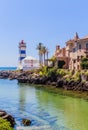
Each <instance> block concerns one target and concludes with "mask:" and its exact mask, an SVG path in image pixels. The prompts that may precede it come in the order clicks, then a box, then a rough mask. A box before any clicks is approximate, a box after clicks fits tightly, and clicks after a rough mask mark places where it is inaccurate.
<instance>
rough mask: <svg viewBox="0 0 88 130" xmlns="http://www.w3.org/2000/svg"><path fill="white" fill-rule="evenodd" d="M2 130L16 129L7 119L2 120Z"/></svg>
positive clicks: (0, 129) (0, 122) (0, 119)
mask: <svg viewBox="0 0 88 130" xmlns="http://www.w3.org/2000/svg"><path fill="white" fill-rule="evenodd" d="M0 130H14V129H13V128H12V127H11V124H10V123H9V122H8V121H7V120H6V119H2V118H0Z"/></svg>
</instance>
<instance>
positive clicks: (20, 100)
mask: <svg viewBox="0 0 88 130" xmlns="http://www.w3.org/2000/svg"><path fill="white" fill-rule="evenodd" d="M0 109H1V110H5V111H6V112H8V113H9V114H11V115H12V116H13V117H14V118H15V121H16V128H17V127H18V128H21V127H22V126H23V125H22V119H24V118H26V119H30V120H31V122H32V123H31V126H30V127H29V129H30V128H33V130H36V128H37V130H40V129H41V130H88V101H87V100H83V99H81V98H72V97H69V96H64V95H60V94H59V93H58V94H55V93H54V92H52V93H51V92H49V91H46V90H44V89H42V88H37V87H36V86H35V85H29V84H19V83H18V82H17V80H8V79H0ZM34 128H35V129H34ZM29 129H28V130H29ZM21 130H23V129H21ZM25 130H27V127H26V129H25Z"/></svg>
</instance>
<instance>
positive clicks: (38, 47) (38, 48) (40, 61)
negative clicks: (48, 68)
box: [37, 43, 43, 65]
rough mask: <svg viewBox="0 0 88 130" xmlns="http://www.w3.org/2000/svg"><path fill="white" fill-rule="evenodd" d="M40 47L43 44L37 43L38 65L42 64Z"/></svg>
mask: <svg viewBox="0 0 88 130" xmlns="http://www.w3.org/2000/svg"><path fill="white" fill-rule="evenodd" d="M42 46H43V44H42V43H39V44H38V46H37V50H38V51H39V63H40V65H41V64H42V51H41V50H42Z"/></svg>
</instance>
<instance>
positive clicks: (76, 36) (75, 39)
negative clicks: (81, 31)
mask: <svg viewBox="0 0 88 130" xmlns="http://www.w3.org/2000/svg"><path fill="white" fill-rule="evenodd" d="M78 39H79V36H78V33H77V32H76V34H75V36H74V41H77V40H78Z"/></svg>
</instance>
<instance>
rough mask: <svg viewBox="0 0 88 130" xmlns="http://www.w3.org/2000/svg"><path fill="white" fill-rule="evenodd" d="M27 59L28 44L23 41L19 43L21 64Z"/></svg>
mask: <svg viewBox="0 0 88 130" xmlns="http://www.w3.org/2000/svg"><path fill="white" fill-rule="evenodd" d="M25 57H26V43H25V42H24V41H23V40H22V41H21V42H20V43H19V64H21V63H22V60H23V59H24V58H25Z"/></svg>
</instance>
